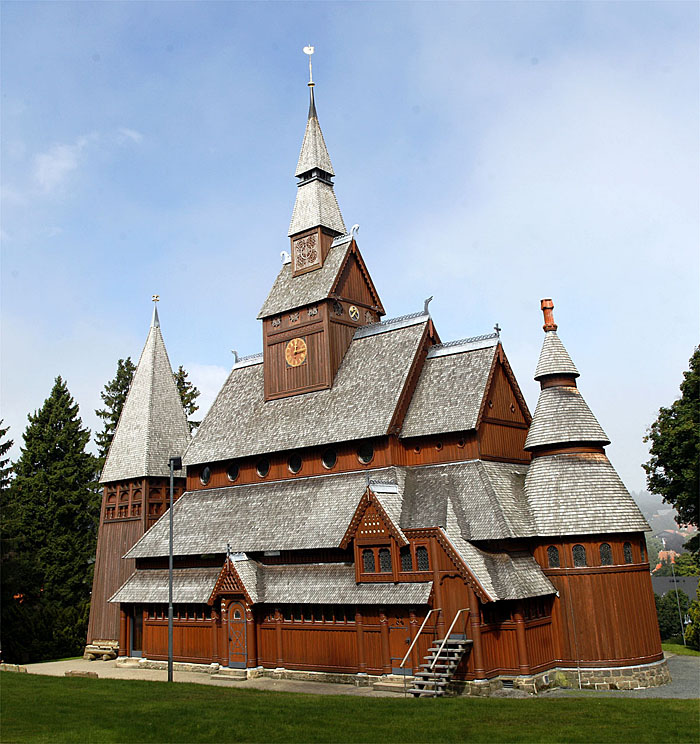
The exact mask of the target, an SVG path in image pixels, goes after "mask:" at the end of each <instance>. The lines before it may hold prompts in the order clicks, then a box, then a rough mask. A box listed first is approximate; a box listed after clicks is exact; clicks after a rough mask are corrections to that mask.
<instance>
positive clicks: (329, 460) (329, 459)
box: [321, 449, 338, 470]
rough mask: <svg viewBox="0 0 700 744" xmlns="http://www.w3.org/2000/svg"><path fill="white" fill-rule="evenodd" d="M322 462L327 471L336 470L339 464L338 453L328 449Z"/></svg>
mask: <svg viewBox="0 0 700 744" xmlns="http://www.w3.org/2000/svg"><path fill="white" fill-rule="evenodd" d="M321 462H323V467H324V468H326V469H327V470H330V469H331V468H334V467H335V464H336V462H338V455H337V454H336V451H335V450H334V449H327V450H326V451H325V452H324V453H323V457H322V458H321Z"/></svg>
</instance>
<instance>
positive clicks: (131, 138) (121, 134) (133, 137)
mask: <svg viewBox="0 0 700 744" xmlns="http://www.w3.org/2000/svg"><path fill="white" fill-rule="evenodd" d="M117 141H118V142H119V144H120V145H123V144H127V143H128V142H134V143H136V144H137V145H138V144H139V143H140V142H142V141H143V135H142V134H141V132H137V131H136V130H135V129H129V128H128V127H120V128H119V130H118V132H117Z"/></svg>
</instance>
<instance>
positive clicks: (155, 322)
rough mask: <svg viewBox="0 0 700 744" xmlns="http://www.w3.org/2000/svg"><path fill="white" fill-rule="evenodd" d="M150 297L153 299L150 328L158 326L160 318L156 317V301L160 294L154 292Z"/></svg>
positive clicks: (158, 299)
mask: <svg viewBox="0 0 700 744" xmlns="http://www.w3.org/2000/svg"><path fill="white" fill-rule="evenodd" d="M151 299H152V300H153V317H152V318H151V328H160V319H159V318H158V302H159V301H160V295H157V294H154V295H153V296H152V297H151Z"/></svg>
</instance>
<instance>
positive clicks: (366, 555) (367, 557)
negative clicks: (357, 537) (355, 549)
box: [362, 548, 374, 573]
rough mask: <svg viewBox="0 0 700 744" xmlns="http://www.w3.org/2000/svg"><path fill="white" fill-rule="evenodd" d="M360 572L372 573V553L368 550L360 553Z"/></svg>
mask: <svg viewBox="0 0 700 744" xmlns="http://www.w3.org/2000/svg"><path fill="white" fill-rule="evenodd" d="M362 570H363V572H364V573H374V551H373V550H370V549H369V548H366V549H365V550H363V551H362Z"/></svg>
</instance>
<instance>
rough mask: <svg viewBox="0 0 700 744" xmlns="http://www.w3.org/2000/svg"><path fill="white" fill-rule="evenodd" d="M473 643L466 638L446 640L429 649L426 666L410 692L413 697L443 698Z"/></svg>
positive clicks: (422, 665)
mask: <svg viewBox="0 0 700 744" xmlns="http://www.w3.org/2000/svg"><path fill="white" fill-rule="evenodd" d="M471 646H472V641H470V640H468V639H466V638H456V637H453V638H450V637H447V638H444V639H443V640H442V641H435V643H433V645H432V646H431V647H430V648H429V649H428V652H429V655H428V656H426V657H425V662H426V663H425V664H421V665H420V671H419V672H415V673H414V675H413V677H414V680H413V687H412V688H411V689H410V690H409V692H410V693H411V695H413V697H442V696H443V695H444V694H445V692H446V691H447V685H448V684H449V682H450V680H451V679H452V676H453V675H454V673H455V670H456V669H457V667H458V666H459V662H460V661H462V657H463V656H464V655H465V654H466V653H467V652H468V651H469V650H470V649H471Z"/></svg>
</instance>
